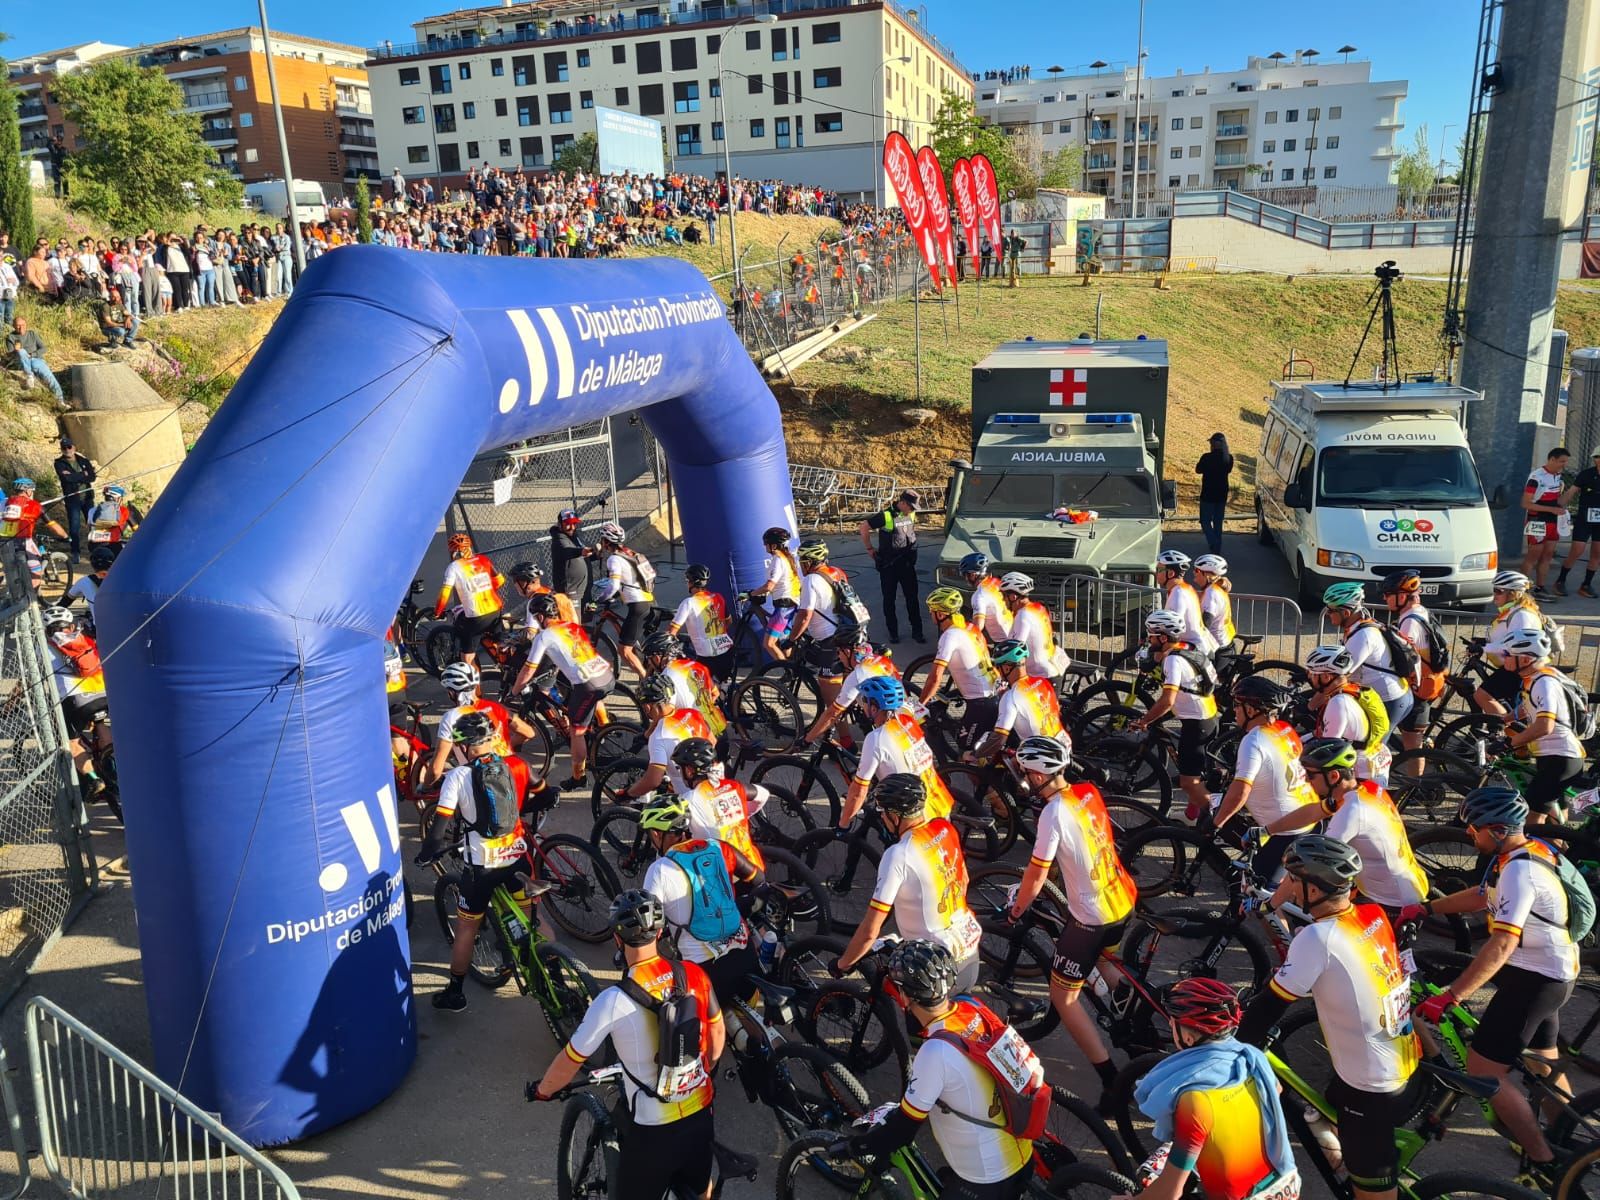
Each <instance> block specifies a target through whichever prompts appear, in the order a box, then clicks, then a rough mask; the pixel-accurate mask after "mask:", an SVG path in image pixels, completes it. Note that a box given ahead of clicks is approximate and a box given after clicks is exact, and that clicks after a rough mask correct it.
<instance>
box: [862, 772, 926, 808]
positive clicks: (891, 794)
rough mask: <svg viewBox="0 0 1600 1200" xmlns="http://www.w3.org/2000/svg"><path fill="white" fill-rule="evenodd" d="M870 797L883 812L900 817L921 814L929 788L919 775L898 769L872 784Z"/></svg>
mask: <svg viewBox="0 0 1600 1200" xmlns="http://www.w3.org/2000/svg"><path fill="white" fill-rule="evenodd" d="M870 799H871V800H872V802H873V803H874V804H876V805H877V806H878V808H879V810H880V811H881V812H886V813H894V814H895V815H896V816H900V817H915V816H921V815H922V812H923V810H924V806H925V805H926V804H927V801H928V789H927V788H926V787H924V786H923V783H922V778H921V776H919V775H912V774H910V773H909V772H907V771H896V772H895V773H894V774H893V775H885V776H884V777H883V778H882V779H880V780H878V781H877V782H876V783H874V784H873V785H872V793H871V796H870Z"/></svg>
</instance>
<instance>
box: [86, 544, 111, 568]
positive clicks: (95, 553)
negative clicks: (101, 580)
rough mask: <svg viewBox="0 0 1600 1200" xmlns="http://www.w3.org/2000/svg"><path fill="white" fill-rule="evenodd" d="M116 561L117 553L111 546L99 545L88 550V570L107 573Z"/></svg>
mask: <svg viewBox="0 0 1600 1200" xmlns="http://www.w3.org/2000/svg"><path fill="white" fill-rule="evenodd" d="M116 561H117V552H116V551H115V550H114V549H112V547H111V546H106V545H99V546H91V547H90V548H89V569H90V570H91V571H109V570H111V564H112V563H114V562H116Z"/></svg>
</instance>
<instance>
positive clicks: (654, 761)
mask: <svg viewBox="0 0 1600 1200" xmlns="http://www.w3.org/2000/svg"><path fill="white" fill-rule="evenodd" d="M675 692H676V689H674V688H673V686H672V681H671V680H669V679H667V678H666V676H664V675H646V676H645V677H644V682H642V683H641V684H640V685H639V707H640V708H641V709H642V710H643V711H644V717H645V720H647V721H649V722H650V731H649V740H648V741H647V743H646V745H645V755H646V757H648V758H649V760H650V765H649V766H648V767H646V768H645V771H644V774H643V775H640V776H639V778H638V779H636V780H634V781H633V782H632V783H631V784H629V785H628V788H627V790H626V791H624V792H623V798H624V799H625V800H637V799H638V798H639V797H640V796H648V795H649V794H650V793H651V792H654V791H655V790H656V789H657V788H659V787H660V786H661V784H662V781H663V780H665V781H666V782H668V783H669V784H670V785H671V787H672V790H673V791H674V792H676V793H678V795H680V796H682V795H684V794H686V793H687V792H688V790H689V785H688V784H687V783H686V782H685V781H684V778H683V775H682V773H681V772H680V771H679V770H678V768H677V767H676V766H675V765H674V764H673V761H672V752H673V751H674V750H675V749H677V747H678V743H679V742H684V741H688V739H690V738H704V739H705V740H706V741H708V742H709V741H711V740H712V736H711V729H710V727H709V726H707V725H706V720H705V718H704V717H702V716H701V715H700V713H699V711H698V710H696V709H693V708H690V707H688V706H687V705H685V706H683V707H679V706H678V704H677V700H676V694H675Z"/></svg>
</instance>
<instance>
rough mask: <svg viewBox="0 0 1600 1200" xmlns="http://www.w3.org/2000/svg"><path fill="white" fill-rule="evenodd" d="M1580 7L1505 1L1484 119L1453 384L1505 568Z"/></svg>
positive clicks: (1533, 418)
mask: <svg viewBox="0 0 1600 1200" xmlns="http://www.w3.org/2000/svg"><path fill="white" fill-rule="evenodd" d="M1586 6H1587V0H1511V2H1510V3H1508V4H1507V5H1506V6H1505V8H1504V9H1503V13H1504V17H1503V23H1502V25H1501V31H1500V62H1499V68H1500V72H1501V83H1500V87H1499V90H1498V91H1497V93H1496V94H1495V96H1494V101H1493V105H1494V107H1493V109H1492V111H1491V112H1490V113H1489V114H1488V117H1487V120H1488V136H1487V138H1486V139H1485V143H1484V151H1483V185H1482V188H1481V189H1480V191H1479V192H1478V208H1477V214H1476V219H1475V221H1474V232H1473V239H1472V265H1471V269H1470V272H1469V274H1468V276H1467V300H1466V313H1465V322H1464V324H1465V327H1466V345H1465V347H1464V348H1463V350H1462V355H1461V383H1462V385H1463V386H1465V387H1469V388H1473V389H1475V390H1479V391H1482V392H1483V393H1484V400H1483V401H1482V402H1481V403H1479V404H1473V405H1469V406H1468V409H1469V413H1468V422H1467V429H1468V437H1469V439H1470V441H1471V444H1472V452H1473V456H1474V457H1475V458H1476V459H1477V462H1478V470H1479V472H1480V473H1481V475H1482V477H1483V484H1484V488H1485V490H1486V491H1488V492H1490V493H1491V494H1492V493H1493V491H1494V489H1495V487H1496V486H1497V485H1501V484H1503V485H1505V488H1506V493H1507V497H1508V499H1509V501H1510V503H1509V504H1508V505H1507V507H1506V509H1505V510H1504V511H1502V512H1501V513H1500V514H1499V515H1498V518H1497V526H1498V531H1499V534H1500V546H1501V550H1502V561H1503V562H1504V563H1505V564H1506V565H1508V566H1509V565H1511V564H1512V562H1513V561H1514V560H1518V559H1520V558H1521V555H1522V548H1523V540H1522V525H1523V520H1522V512H1521V509H1520V507H1518V504H1517V498H1518V497H1519V496H1520V495H1521V492H1522V485H1523V483H1524V482H1525V480H1526V479H1527V474H1528V472H1529V471H1530V470H1531V469H1532V468H1533V465H1534V456H1535V441H1536V438H1537V436H1538V432H1539V429H1540V426H1541V424H1542V422H1543V418H1544V416H1545V413H1544V408H1545V385H1546V374H1547V371H1548V369H1549V357H1550V331H1551V328H1552V326H1553V322H1554V317H1555V303H1556V279H1557V277H1558V273H1559V269H1560V263H1561V226H1562V220H1561V217H1562V202H1563V198H1564V192H1565V188H1566V165H1567V161H1568V158H1569V157H1570V155H1571V151H1572V145H1571V142H1572V134H1573V122H1572V117H1571V114H1572V111H1573V108H1574V106H1575V105H1576V104H1577V103H1578V102H1579V100H1580V98H1581V97H1580V85H1579V84H1578V83H1577V82H1576V81H1577V79H1578V78H1579V76H1580V75H1581V73H1582V72H1581V71H1580V70H1579V60H1580V56H1581V48H1582V43H1583V36H1582V35H1583V31H1584V21H1585V15H1586V14H1585V8H1586ZM1545 428H1546V429H1548V426H1545ZM1589 449H1592V447H1589ZM1579 452H1580V453H1582V452H1583V451H1582V450H1580V451H1579Z"/></svg>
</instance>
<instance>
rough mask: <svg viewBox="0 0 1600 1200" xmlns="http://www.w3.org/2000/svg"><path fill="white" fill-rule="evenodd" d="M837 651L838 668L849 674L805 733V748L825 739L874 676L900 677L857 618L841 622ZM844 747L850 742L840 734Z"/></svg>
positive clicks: (835, 635) (835, 647)
mask: <svg viewBox="0 0 1600 1200" xmlns="http://www.w3.org/2000/svg"><path fill="white" fill-rule="evenodd" d="M833 645H834V650H835V652H836V653H837V654H838V656H839V666H840V667H841V668H842V669H843V670H844V671H846V672H848V674H846V675H845V677H844V680H843V682H841V683H840V685H839V694H838V695H836V696H835V697H834V698H833V702H832V703H831V704H829V705H827V706H826V707H825V708H823V710H822V711H821V712H820V713H818V714H817V719H816V720H815V721H814V722H812V725H811V728H810V729H808V730H806V733H805V736H804V737H803V738H801V739H800V741H801V743H802V744H803V745H807V746H809V745H811V744H812V743H814V742H815V741H816V740H817V739H818V738H820V737H822V736H823V735H824V734H825V733H827V732H828V730H830V729H832V728H833V726H834V725H835V724H836V723H837V722H838V720H839V718H840V717H842V716H844V714H845V712H846V711H847V710H848V709H849V707H850V706H851V705H852V704H854V703H855V702H856V696H857V695H858V694H859V693H860V691H861V685H862V684H863V683H865V682H866V681H867V680H869V679H871V678H872V677H873V676H875V675H887V676H889V677H890V678H891V679H899V678H900V669H899V668H898V667H896V666H895V665H894V663H893V662H892V661H891V660H890V658H889V655H888V653H887V652H885V653H883V654H879V653H877V652H876V651H875V650H873V648H872V643H871V642H869V641H868V640H867V631H866V630H865V629H863V628H862V627H861V626H860V624H858V623H857V622H856V620H855V618H854V617H847V618H846V619H844V620H843V621H841V622H839V629H838V632H837V633H835V634H834V635H833ZM839 741H840V742H841V744H844V745H849V744H850V739H849V738H847V737H846V736H845V735H844V734H840V736H839Z"/></svg>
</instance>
